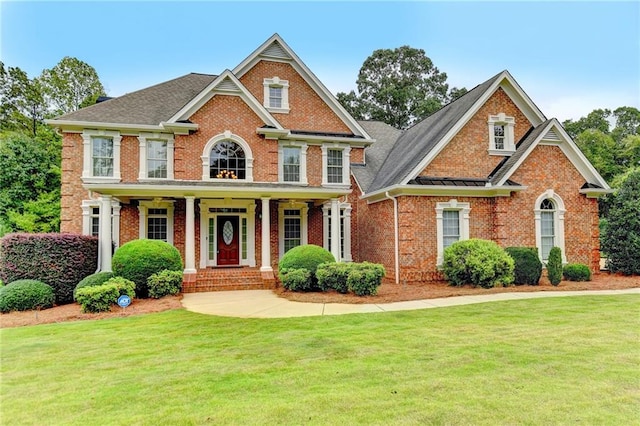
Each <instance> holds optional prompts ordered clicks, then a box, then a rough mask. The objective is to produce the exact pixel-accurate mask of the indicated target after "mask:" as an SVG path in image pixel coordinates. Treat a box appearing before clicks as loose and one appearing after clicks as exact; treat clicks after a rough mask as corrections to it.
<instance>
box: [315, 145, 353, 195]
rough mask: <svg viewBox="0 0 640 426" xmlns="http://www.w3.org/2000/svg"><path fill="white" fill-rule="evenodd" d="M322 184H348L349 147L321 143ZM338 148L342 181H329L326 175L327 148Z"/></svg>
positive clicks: (349, 182) (349, 183)
mask: <svg viewBox="0 0 640 426" xmlns="http://www.w3.org/2000/svg"><path fill="white" fill-rule="evenodd" d="M321 149H322V186H350V185H351V181H350V179H349V177H350V161H351V147H350V146H348V145H344V144H339V143H333V144H327V143H325V144H322V147H321ZM330 149H339V150H342V182H341V183H329V176H328V170H327V169H328V150H330Z"/></svg>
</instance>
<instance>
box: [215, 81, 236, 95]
mask: <svg viewBox="0 0 640 426" xmlns="http://www.w3.org/2000/svg"><path fill="white" fill-rule="evenodd" d="M216 89H218V90H227V91H232V92H237V91H238V86H236V84H235V83H234V82H233V81H231V79H230V78H229V77H227V78H225V79H224V80H222V82H221V83H220V84H218V86H217V87H216Z"/></svg>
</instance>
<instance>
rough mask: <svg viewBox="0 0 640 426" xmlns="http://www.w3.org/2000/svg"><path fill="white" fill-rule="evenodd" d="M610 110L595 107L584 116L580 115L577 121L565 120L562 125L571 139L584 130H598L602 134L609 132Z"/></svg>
mask: <svg viewBox="0 0 640 426" xmlns="http://www.w3.org/2000/svg"><path fill="white" fill-rule="evenodd" d="M610 116H611V110H608V109H596V110H593V111H591V112H590V113H589V114H588V115H587V116H586V117H581V118H580V119H579V120H578V121H573V120H566V121H565V122H564V123H562V125H563V126H564V129H565V130H566V131H567V133H568V134H569V136H571V138H572V139H575V138H576V137H577V136H578V135H579V134H580V133H582V132H584V131H585V130H589V129H591V130H599V131H601V132H602V133H604V134H607V135H608V134H609V117H610Z"/></svg>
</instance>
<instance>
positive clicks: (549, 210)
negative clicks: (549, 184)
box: [534, 189, 567, 263]
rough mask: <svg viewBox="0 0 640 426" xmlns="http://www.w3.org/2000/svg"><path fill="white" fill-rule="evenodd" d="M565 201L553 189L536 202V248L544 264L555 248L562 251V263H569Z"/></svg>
mask: <svg viewBox="0 0 640 426" xmlns="http://www.w3.org/2000/svg"><path fill="white" fill-rule="evenodd" d="M565 211H566V210H565V208H564V201H562V198H561V197H560V195H558V194H556V193H555V192H554V191H553V190H552V189H548V190H546V191H545V192H544V193H542V194H541V195H540V196H539V197H538V199H537V200H536V204H535V206H534V216H535V226H536V246H537V247H538V255H539V256H540V259H541V260H542V261H543V262H546V261H547V259H548V258H549V252H550V251H551V249H552V248H553V247H559V248H560V250H561V251H562V262H563V263H566V262H567V254H566V253H565V246H564V215H565Z"/></svg>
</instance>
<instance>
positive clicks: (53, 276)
mask: <svg viewBox="0 0 640 426" xmlns="http://www.w3.org/2000/svg"><path fill="white" fill-rule="evenodd" d="M97 253H98V239H97V238H96V237H91V236H85V235H74V234H8V235H5V236H4V237H3V238H2V239H1V240H0V280H2V281H3V282H5V283H11V282H13V281H17V280H21V279H34V280H38V281H42V282H43V283H45V284H48V285H50V286H51V287H52V288H53V291H54V293H55V303H56V304H65V303H71V302H72V301H73V290H74V288H75V287H76V285H77V284H78V282H79V281H80V280H82V279H83V278H84V277H86V276H87V275H90V274H91V273H93V272H94V271H95V270H96V268H97V264H98V256H97Z"/></svg>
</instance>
